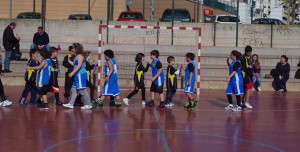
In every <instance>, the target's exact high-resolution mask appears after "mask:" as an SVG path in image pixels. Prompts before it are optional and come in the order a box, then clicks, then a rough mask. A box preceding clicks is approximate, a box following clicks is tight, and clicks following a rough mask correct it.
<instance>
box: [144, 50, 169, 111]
mask: <svg viewBox="0 0 300 152" xmlns="http://www.w3.org/2000/svg"><path fill="white" fill-rule="evenodd" d="M158 57H159V52H158V51H157V50H153V51H151V52H150V58H151V60H152V63H151V68H152V76H153V78H152V79H151V81H152V84H151V88H150V91H151V99H150V101H149V102H148V103H147V104H146V106H147V107H154V93H158V94H159V96H160V104H159V106H158V107H157V108H165V102H164V94H163V88H164V72H163V69H162V63H161V62H160V60H159V58H158Z"/></svg>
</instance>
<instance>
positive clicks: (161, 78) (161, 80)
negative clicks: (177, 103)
mask: <svg viewBox="0 0 300 152" xmlns="http://www.w3.org/2000/svg"><path fill="white" fill-rule="evenodd" d="M157 61H159V62H160V60H159V59H158V58H157V59H156V60H154V61H152V63H151V68H152V77H154V76H155V75H156V74H157V72H158V69H157V68H156V66H155V65H156V63H157ZM153 83H154V84H164V72H163V70H162V71H161V73H160V75H159V76H158V77H157V78H156V79H155V81H153Z"/></svg>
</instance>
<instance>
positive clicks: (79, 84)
mask: <svg viewBox="0 0 300 152" xmlns="http://www.w3.org/2000/svg"><path fill="white" fill-rule="evenodd" d="M86 81H87V74H86V73H81V74H78V75H76V76H75V79H74V81H73V85H72V87H73V88H76V89H77V90H82V89H86Z"/></svg>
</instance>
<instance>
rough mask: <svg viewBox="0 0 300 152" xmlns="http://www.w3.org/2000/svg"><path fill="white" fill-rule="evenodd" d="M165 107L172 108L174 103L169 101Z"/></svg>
mask: <svg viewBox="0 0 300 152" xmlns="http://www.w3.org/2000/svg"><path fill="white" fill-rule="evenodd" d="M165 106H166V107H173V106H174V103H173V102H172V101H171V102H169V103H168V104H166V105H165Z"/></svg>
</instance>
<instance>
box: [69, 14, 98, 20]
mask: <svg viewBox="0 0 300 152" xmlns="http://www.w3.org/2000/svg"><path fill="white" fill-rule="evenodd" d="M68 19H69V20H92V17H91V16H88V15H80V14H79V15H70V16H69V18H68Z"/></svg>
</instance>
